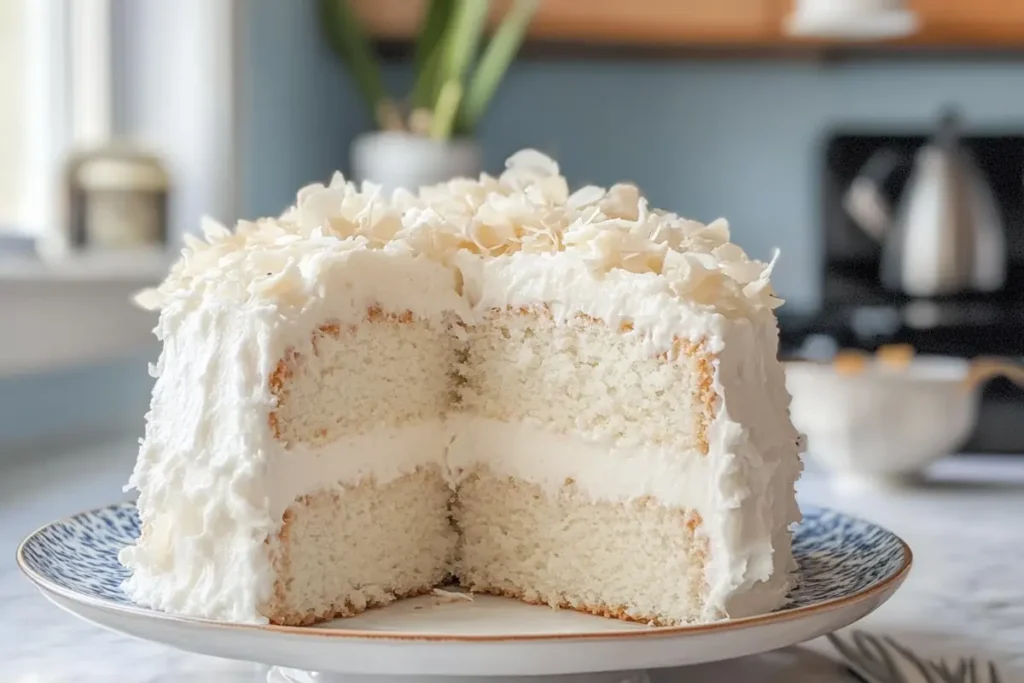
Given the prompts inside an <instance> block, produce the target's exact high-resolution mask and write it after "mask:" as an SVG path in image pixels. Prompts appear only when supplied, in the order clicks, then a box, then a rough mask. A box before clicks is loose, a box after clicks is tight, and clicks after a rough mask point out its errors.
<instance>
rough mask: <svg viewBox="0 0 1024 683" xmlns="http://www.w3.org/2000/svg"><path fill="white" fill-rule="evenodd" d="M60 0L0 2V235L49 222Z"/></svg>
mask: <svg viewBox="0 0 1024 683" xmlns="http://www.w3.org/2000/svg"><path fill="white" fill-rule="evenodd" d="M65 10H66V5H65V4H64V0H2V1H0V88H2V91H0V234H10V233H14V234H28V235H39V234H40V232H41V231H42V229H43V227H44V226H45V225H46V224H48V223H52V221H53V220H54V213H55V206H54V205H55V202H54V200H53V196H52V184H53V181H54V174H55V173H56V171H57V168H58V165H57V164H59V159H60V154H61V150H63V149H64V148H65V146H66V144H67V141H68V138H69V130H68V126H67V122H68V116H67V110H66V102H67V97H66V96H65V92H64V91H65V84H66V82H67V81H66V78H65V77H64V74H65V71H66V69H65V64H66V63H65V56H66V54H65V53H66V45H67V41H66V40H64V34H65V28H66V26H67V22H66V20H65Z"/></svg>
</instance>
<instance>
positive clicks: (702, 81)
mask: <svg viewBox="0 0 1024 683" xmlns="http://www.w3.org/2000/svg"><path fill="white" fill-rule="evenodd" d="M313 4H314V3H312V2H309V1H308V0H307V1H304V2H301V3H281V2H277V1H276V0H257V1H256V2H253V3H252V5H251V16H250V17H249V19H250V26H251V30H250V36H251V37H252V41H251V49H250V50H249V51H248V55H249V59H250V64H251V67H252V74H253V76H252V79H253V80H252V89H251V91H250V93H251V99H250V102H251V105H252V112H251V119H250V121H249V125H248V132H247V140H248V144H247V146H246V149H247V155H248V158H249V159H250V163H249V164H248V165H247V173H248V176H247V177H246V179H245V188H246V191H245V192H244V193H243V197H244V202H243V206H244V211H245V212H246V213H247V214H249V215H265V214H276V213H278V212H280V211H281V209H282V208H284V207H285V206H287V205H288V204H289V203H290V202H291V200H292V199H293V197H294V191H295V190H296V189H297V188H298V187H300V186H301V185H302V184H304V183H307V182H311V181H314V180H323V179H325V178H327V177H328V176H329V174H330V173H331V172H332V171H333V170H335V169H336V168H341V169H342V170H345V168H346V165H347V147H348V144H349V142H350V141H351V140H352V138H353V137H354V136H355V135H357V134H358V133H359V131H361V130H364V129H365V127H366V126H367V125H368V119H367V116H366V114H365V112H364V111H363V108H362V105H361V102H360V101H359V100H358V98H357V97H356V95H355V93H354V91H353V90H352V88H351V86H350V83H349V80H348V78H347V74H346V73H345V71H344V69H343V68H342V67H341V65H340V64H339V63H338V61H337V60H336V59H335V57H334V55H333V54H331V53H330V52H329V51H328V49H327V48H326V46H325V45H324V44H323V42H322V41H321V40H320V39H319V33H318V28H317V26H316V21H315V16H314V13H313V11H312V8H313ZM403 71H404V70H403V69H401V68H397V69H391V71H390V72H389V73H388V76H389V77H390V79H391V80H392V81H393V82H394V83H396V84H400V83H401V82H402V81H406V80H407V78H406V76H407V74H405V73H403ZM395 92H398V93H401V92H402V90H401V89H396V90H395ZM945 104H955V105H958V106H959V107H961V108H962V110H963V112H964V114H965V115H966V117H967V119H968V122H969V123H970V124H972V125H978V126H983V127H984V126H1000V127H1002V126H1007V127H1019V128H1021V129H1024V61H1013V60H1007V61H965V60H946V61H934V60H932V61H907V60H900V61H887V60H871V61H864V60H861V61H852V62H838V63H825V62H817V61H813V60H806V61H777V60H775V61H753V60H742V61H739V60H737V61H709V60H703V61H694V60H676V61H642V60H635V61H604V62H579V61H577V62H571V61H570V62H565V61H523V62H521V63H519V64H518V65H517V66H516V67H515V68H514V69H513V70H512V72H511V73H510V74H509V77H508V79H507V80H506V82H505V83H504V84H503V87H502V89H501V90H500V91H499V94H498V96H497V98H496V101H495V103H494V106H493V108H492V110H491V112H490V113H489V115H488V116H487V118H486V120H485V122H484V126H483V128H482V130H481V132H480V138H481V141H482V143H483V146H484V150H485V158H486V163H487V168H488V170H492V171H493V170H500V168H501V167H502V163H503V161H504V159H505V157H506V156H507V155H508V154H510V153H511V152H514V151H515V150H516V149H519V148H521V147H526V146H531V147H537V148H539V149H542V150H545V151H547V152H549V153H551V154H553V155H554V156H556V158H557V159H558V160H559V161H560V162H561V164H562V167H563V169H564V171H565V173H566V174H567V176H568V177H569V178H570V180H571V181H572V182H573V183H576V184H578V183H585V182H594V183H598V184H610V183H612V182H615V181H616V180H622V179H629V180H633V181H635V182H637V183H638V184H639V185H640V186H641V187H642V188H644V190H645V191H646V192H647V193H648V195H649V196H650V197H651V199H652V201H653V202H654V203H655V204H656V205H659V206H662V207H664V208H668V209H672V210H675V211H678V212H680V213H682V214H683V215H686V216H690V217H693V218H697V219H700V220H704V221H708V220H712V219H714V218H717V217H719V216H724V217H726V218H728V219H729V221H730V223H731V224H732V226H733V234H734V237H735V239H736V240H737V241H738V242H739V243H740V244H742V245H743V246H744V247H745V248H746V249H747V250H748V251H750V252H751V253H752V255H754V256H760V257H765V256H767V255H768V254H769V253H770V251H771V249H772V248H773V247H775V246H778V247H780V248H781V249H782V259H783V260H782V264H783V266H784V267H780V268H779V270H778V271H777V275H776V280H775V281H776V287H777V289H778V290H779V292H780V294H781V295H782V296H783V297H784V298H786V299H787V301H788V304H787V305H788V306H791V307H792V308H794V309H795V308H801V309H806V308H813V307H814V306H815V305H816V304H817V301H818V288H819V275H818V272H819V269H820V260H819V253H820V246H819V245H820V242H819V230H818V223H817V213H816V208H817V207H816V202H817V198H818V192H819V179H818V172H819V149H820V144H821V140H822V139H823V137H824V135H825V134H826V132H827V131H828V130H829V128H830V127H832V126H834V125H836V124H839V123H844V122H851V123H856V124H866V125H878V126H880V127H884V126H896V127H899V126H911V127H916V128H920V129H922V130H924V129H926V128H927V127H928V126H929V125H931V123H932V121H933V119H934V118H935V116H936V115H937V112H938V110H939V109H940V108H941V107H942V106H943V105H945Z"/></svg>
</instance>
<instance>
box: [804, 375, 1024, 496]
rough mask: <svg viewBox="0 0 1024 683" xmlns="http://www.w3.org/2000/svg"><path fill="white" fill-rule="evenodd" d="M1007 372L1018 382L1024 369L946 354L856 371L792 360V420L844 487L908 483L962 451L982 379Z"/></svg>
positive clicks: (809, 447)
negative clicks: (932, 464)
mask: <svg viewBox="0 0 1024 683" xmlns="http://www.w3.org/2000/svg"><path fill="white" fill-rule="evenodd" d="M1002 374H1005V375H1007V376H1011V377H1012V378H1014V379H1015V380H1016V381H1019V380H1020V376H1021V375H1022V374H1024V371H1022V370H1021V369H1020V368H1019V367H1018V366H1016V365H1013V364H1010V363H1007V362H1005V361H999V360H982V361H974V362H971V361H967V360H963V359H959V358H948V357H942V356H919V357H917V358H915V359H913V360H912V361H910V362H909V364H907V365H905V366H902V367H898V366H895V365H893V364H886V363H882V362H879V361H877V360H868V361H867V362H866V363H865V364H864V366H863V367H862V368H860V369H859V370H858V371H856V372H850V371H848V370H847V371H843V370H842V369H840V368H839V367H837V366H836V365H833V364H823V363H813V362H789V363H786V384H787V387H788V389H789V392H790V394H792V396H793V403H792V408H791V412H792V418H793V423H794V425H795V426H796V427H797V429H799V430H800V431H801V432H802V433H804V434H806V435H807V450H808V454H809V455H810V457H811V458H813V459H815V460H816V461H817V462H820V463H821V464H822V465H824V466H825V467H826V468H827V469H829V470H830V471H831V472H832V473H833V474H834V475H835V478H834V483H835V484H836V485H837V487H839V488H841V489H848V488H863V487H865V486H871V487H877V486H880V485H881V486H892V485H900V484H905V483H907V482H909V481H913V480H916V479H918V478H919V476H920V474H921V472H922V471H923V470H924V468H925V467H927V466H928V465H930V464H931V463H932V462H934V461H935V460H938V459H939V458H942V457H943V456H946V455H949V454H950V453H954V452H956V451H957V450H958V449H959V448H960V447H961V446H962V445H963V444H964V442H965V441H966V440H967V438H968V437H969V436H970V433H971V430H972V429H973V427H974V423H975V419H976V418H977V414H978V403H979V400H980V394H981V391H980V387H981V385H982V383H984V382H985V381H986V380H988V379H990V378H992V377H994V376H996V375H1002Z"/></svg>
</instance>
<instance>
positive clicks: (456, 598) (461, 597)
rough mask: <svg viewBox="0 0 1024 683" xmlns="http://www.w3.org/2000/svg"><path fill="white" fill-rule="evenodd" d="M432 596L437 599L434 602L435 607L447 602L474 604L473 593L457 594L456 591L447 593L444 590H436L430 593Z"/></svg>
mask: <svg viewBox="0 0 1024 683" xmlns="http://www.w3.org/2000/svg"><path fill="white" fill-rule="evenodd" d="M430 594H431V595H433V596H434V598H436V599H435V600H434V604H435V605H440V604H442V603H446V602H473V595H472V594H471V593H457V592H455V591H446V590H445V589H443V588H435V589H433V590H432V591H430Z"/></svg>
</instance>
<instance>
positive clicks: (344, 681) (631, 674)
mask: <svg viewBox="0 0 1024 683" xmlns="http://www.w3.org/2000/svg"><path fill="white" fill-rule="evenodd" d="M453 679H454V680H456V681H458V683H649V682H650V678H649V677H648V676H647V674H646V673H645V672H643V671H605V672H600V673H586V674H563V675H561V676H458V677H453V676H377V675H372V674H371V675H361V674H334V673H315V672H311V671H299V670H298V669H288V668H285V667H281V666H275V667H272V668H271V669H270V671H269V673H267V683H452V681H453Z"/></svg>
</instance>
